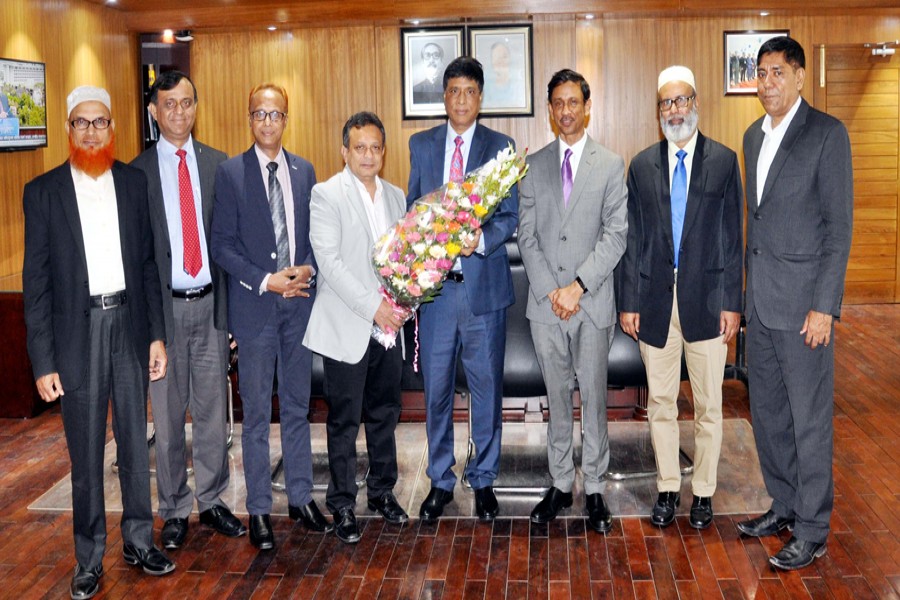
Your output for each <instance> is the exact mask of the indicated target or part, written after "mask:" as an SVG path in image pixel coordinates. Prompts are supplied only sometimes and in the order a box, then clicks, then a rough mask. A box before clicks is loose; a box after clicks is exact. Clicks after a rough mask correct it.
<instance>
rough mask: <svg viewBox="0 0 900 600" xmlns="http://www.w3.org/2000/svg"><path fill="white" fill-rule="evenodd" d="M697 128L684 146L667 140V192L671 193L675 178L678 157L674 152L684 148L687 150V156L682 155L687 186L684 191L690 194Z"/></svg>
mask: <svg viewBox="0 0 900 600" xmlns="http://www.w3.org/2000/svg"><path fill="white" fill-rule="evenodd" d="M698 131H699V130H697V131H695V132H694V135H692V136H691V139H689V140H688V142H687V144H685V145H684V148H679V147H678V145H677V144H673V143H672V142H669V193H670V194H671V193H672V180H673V179H674V178H675V167H676V166H678V157H677V156H676V154H677V153H678V151H679V150H684V151H685V152H687V156H685V157H684V172H685V175H687V187H686V188H685V192H686V193H687V194H690V191H691V169H692V168H693V166H694V151H695V150H696V149H697V133H698Z"/></svg>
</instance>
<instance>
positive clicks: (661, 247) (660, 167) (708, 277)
mask: <svg viewBox="0 0 900 600" xmlns="http://www.w3.org/2000/svg"><path fill="white" fill-rule="evenodd" d="M669 190H670V184H669V151H668V142H667V141H666V140H662V141H661V142H659V143H658V144H654V145H653V146H650V147H649V148H647V149H646V150H644V151H643V152H641V153H640V154H638V155H637V156H636V157H634V160H632V161H631V166H630V167H629V169H628V245H627V247H626V249H625V255H624V256H623V257H622V262H621V264H620V265H619V311H621V312H635V313H639V314H640V317H641V321H640V322H641V327H640V333H639V334H638V337H639V338H640V339H641V340H642V341H643V342H645V343H647V344H650V345H651V346H656V347H658V348H662V347H663V346H665V344H666V337H667V335H668V333H669V323H670V320H671V318H672V300H673V298H672V295H673V291H672V290H673V285H674V283H675V275H674V265H675V262H674V261H675V250H674V244H673V240H672V202H671V198H670V197H669ZM742 196H743V190H742V187H741V172H740V169H739V168H738V162H737V156H736V155H735V153H734V152H733V151H732V150H730V149H729V148H726V147H725V146H723V145H722V144H719V143H718V142H716V141H715V140H711V139H709V138H707V137H706V136H704V135H703V134H702V133H701V134H698V136H697V145H696V148H695V150H694V158H693V163H692V167H691V182H690V185H689V186H688V199H687V207H686V209H685V215H684V228H683V230H682V234H681V252H680V257H679V260H678V315H679V317H680V320H681V329H682V334H683V335H684V339H685V340H687V341H688V342H697V341H700V340H709V339H713V338H715V337H718V336H719V316H720V313H721V312H722V311H723V310H727V311H732V312H741V308H742V307H741V304H742V295H743V269H742V252H743V244H742V239H743V234H742V228H743V212H742V211H743V209H742V204H741V201H742Z"/></svg>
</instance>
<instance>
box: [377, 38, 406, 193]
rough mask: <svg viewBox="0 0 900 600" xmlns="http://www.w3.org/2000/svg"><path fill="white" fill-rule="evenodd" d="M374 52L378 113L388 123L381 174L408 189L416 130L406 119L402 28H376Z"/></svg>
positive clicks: (385, 126)
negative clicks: (404, 109) (403, 91)
mask: <svg viewBox="0 0 900 600" xmlns="http://www.w3.org/2000/svg"><path fill="white" fill-rule="evenodd" d="M374 44H375V45H374V47H373V53H374V55H375V56H377V57H378V60H376V61H375V69H374V70H375V82H374V88H373V92H374V93H375V98H376V106H375V112H377V113H378V116H379V118H380V119H381V122H382V123H383V124H384V130H385V135H386V136H387V142H386V144H385V148H386V149H385V156H384V168H383V169H382V171H381V176H382V177H383V178H384V179H386V180H387V181H390V182H391V183H393V184H394V185H396V186H397V187H399V188H400V189H402V190H403V191H404V192H406V186H407V183H408V181H409V136H410V135H411V134H412V133H414V132H415V131H416V129H415V128H413V127H411V126H410V127H406V126H405V122H404V121H403V117H402V113H403V104H402V103H403V100H402V92H401V90H402V89H403V81H402V76H401V74H400V29H399V28H397V27H394V26H391V27H376V28H375V42H374Z"/></svg>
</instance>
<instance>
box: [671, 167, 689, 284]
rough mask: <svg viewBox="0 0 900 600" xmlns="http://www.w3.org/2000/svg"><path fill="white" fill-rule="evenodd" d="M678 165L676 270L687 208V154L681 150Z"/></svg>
mask: <svg viewBox="0 0 900 600" xmlns="http://www.w3.org/2000/svg"><path fill="white" fill-rule="evenodd" d="M675 156H677V157H678V164H677V165H675V174H674V175H673V176H672V241H673V242H674V243H675V268H676V269H677V268H678V252H679V250H680V249H681V230H682V229H683V228H684V209H685V207H686V206H687V169H685V168H684V157H685V156H687V152H685V151H684V150H679V151H678V152H676V153H675Z"/></svg>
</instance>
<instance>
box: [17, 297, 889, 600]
mask: <svg viewBox="0 0 900 600" xmlns="http://www.w3.org/2000/svg"><path fill="white" fill-rule="evenodd" d="M836 348H837V372H836V394H835V419H834V422H835V461H834V474H835V491H836V498H835V510H834V515H833V518H832V535H831V537H830V538H829V540H828V553H827V555H826V556H825V557H823V558H821V559H819V560H818V561H816V563H815V564H814V565H813V566H812V567H809V568H807V569H805V570H802V571H798V572H793V573H781V572H775V571H774V570H772V569H771V568H770V567H769V565H768V563H767V556H768V555H769V554H772V553H774V552H776V551H777V550H778V549H779V548H780V545H781V543H782V541H781V540H779V539H777V538H766V539H762V540H757V539H750V538H741V537H740V536H739V535H738V532H737V529H736V528H735V522H736V521H737V520H740V519H741V518H743V516H736V517H729V516H717V517H716V519H715V522H714V526H713V527H710V528H709V529H707V530H705V531H702V532H697V531H695V530H693V529H691V528H690V527H689V526H687V523H686V522H684V521H683V520H681V519H679V520H678V521H676V524H675V525H673V526H671V527H669V528H667V529H664V530H659V529H656V528H654V527H651V526H649V525H648V524H647V521H646V519H635V518H628V519H616V520H615V522H614V523H615V525H614V528H613V531H612V532H611V533H610V534H608V535H606V536H602V535H597V534H595V533H594V532H592V531H586V530H585V522H584V520H583V519H580V518H569V519H560V520H557V521H556V522H554V523H551V524H550V525H549V526H540V527H537V526H532V525H530V524H529V522H528V521H527V520H525V519H499V520H498V521H497V522H496V523H494V524H493V526H490V525H482V524H479V523H477V522H476V521H474V520H442V521H441V522H440V523H439V524H438V525H437V526H424V525H420V524H419V522H418V521H417V520H413V521H412V523H411V524H410V525H409V526H406V527H403V528H400V527H396V526H391V525H385V524H384V523H383V522H382V521H381V520H380V519H371V520H365V521H363V527H364V531H363V539H362V542H361V543H360V544H359V545H357V546H355V547H351V546H346V545H343V544H341V543H340V542H339V541H338V540H337V539H336V538H335V537H334V536H333V535H329V536H322V535H315V534H306V533H305V531H304V530H303V529H302V528H301V527H300V526H295V525H294V523H293V522H291V521H289V520H288V519H286V518H279V519H275V523H274V524H275V527H276V530H277V531H276V535H277V539H278V547H277V550H276V551H275V552H268V553H259V552H256V551H255V549H254V548H252V547H251V546H250V544H249V543H248V542H247V538H246V537H244V538H241V539H237V540H232V539H226V538H223V537H221V536H218V535H212V534H211V533H210V532H209V530H206V529H204V528H201V527H199V526H196V525H195V523H196V521H194V520H192V525H194V526H192V528H191V530H190V533H189V537H188V540H187V544H186V545H185V547H183V548H181V549H180V550H177V551H175V552H173V553H172V556H173V558H174V559H175V560H176V561H177V563H178V570H177V571H176V573H175V574H174V575H172V576H169V577H164V578H161V579H156V578H153V577H148V576H143V575H141V574H140V573H139V571H137V570H136V569H134V568H131V567H128V566H127V565H125V563H124V562H123V561H122V558H121V551H122V548H121V538H120V535H119V529H118V520H119V517H118V515H111V516H110V517H109V518H108V527H109V540H108V551H107V555H106V559H105V560H104V569H105V575H104V577H103V579H102V580H101V581H102V589H101V594H100V595H99V596H98V597H104V598H129V599H132V600H137V599H143V598H154V599H155V598H190V599H192V600H194V599H195V600H199V599H202V598H214V599H218V598H251V597H252V598H290V597H295V598H338V599H340V600H350V599H352V598H435V599H437V598H440V599H442V600H446V599H449V598H484V599H487V600H499V599H500V598H511V599H525V598H529V599H531V598H541V599H546V598H551V599H557V598H578V599H582V598H584V599H587V598H678V597H682V598H702V599H704V600H706V599H708V598H720V597H723V598H832V597H833V598H853V599H854V600H862V599H865V598H900V542H898V539H897V538H898V535H900V462H898V456H900V442H898V432H900V410H898V409H900V370H898V365H900V305H894V306H856V307H847V308H846V309H845V312H844V320H843V321H842V322H841V323H840V324H838V326H837V346H836ZM683 412H689V406H688V405H687V403H685V411H683ZM725 416H726V417H746V418H749V409H748V406H747V397H746V392H745V391H744V389H743V386H741V385H740V384H738V383H736V382H728V383H726V394H725ZM67 471H68V457H67V455H66V448H65V441H64V439H63V434H62V425H61V422H60V417H59V413H58V410H55V411H50V412H47V413H45V414H44V415H42V416H40V417H38V418H36V419H32V420H27V421H18V420H3V419H0V527H2V534H0V577H2V583H0V598H16V599H18V598H42V597H46V598H67V597H68V585H69V581H70V578H71V574H72V569H73V567H74V558H73V550H72V532H71V526H72V517H71V514H70V513H59V514H46V513H35V512H29V511H28V510H27V505H28V504H29V503H30V502H31V501H32V500H34V499H35V498H36V497H37V496H39V495H40V494H41V493H43V492H44V491H46V490H47V489H48V488H49V487H50V486H51V485H52V484H53V483H54V482H56V481H57V480H58V479H59V478H61V477H62V476H63V475H64V474H65V473H66V472H67ZM501 502H502V501H501ZM195 518H196V517H194V519H195ZM156 526H157V530H158V529H159V527H160V526H161V523H160V522H159V521H157V524H156Z"/></svg>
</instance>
